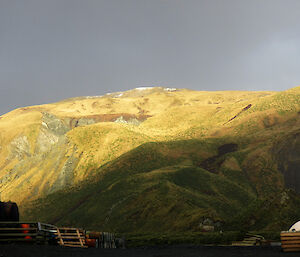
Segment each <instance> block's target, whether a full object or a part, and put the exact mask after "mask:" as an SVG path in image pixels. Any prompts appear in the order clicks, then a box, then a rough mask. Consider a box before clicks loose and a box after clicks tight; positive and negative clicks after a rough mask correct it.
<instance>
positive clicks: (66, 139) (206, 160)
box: [0, 87, 300, 233]
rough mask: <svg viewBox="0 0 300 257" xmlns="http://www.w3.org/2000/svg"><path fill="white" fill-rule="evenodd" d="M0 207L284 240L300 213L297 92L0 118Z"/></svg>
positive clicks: (81, 103) (70, 103)
mask: <svg viewBox="0 0 300 257" xmlns="http://www.w3.org/2000/svg"><path fill="white" fill-rule="evenodd" d="M0 153H1V154H0V182H1V184H0V187H1V188H0V191H1V199H2V201H3V200H12V201H16V202H17V203H18V205H19V206H20V210H21V217H22V219H26V220H40V221H44V222H49V223H55V224H64V225H74V226H75V225H76V226H82V227H85V228H90V229H99V230H109V231H115V232H123V233H124V232H126V233H129V232H132V233H133V232H135V233H156V232H181V231H203V230H205V229H207V228H210V229H211V228H212V227H213V228H214V229H215V230H218V229H222V230H236V229H241V228H243V229H245V230H250V229H252V230H258V229H264V230H276V229H287V227H288V226H289V225H290V224H291V223H293V222H294V221H296V220H299V213H300V173H299V167H300V87H296V88H293V89H290V90H287V91H284V92H247V91H219V92H202V91H192V90H187V89H172V88H161V87H157V88H137V89H133V90H130V91H126V92H117V93H112V94H107V95H105V96H98V97H81V98H73V99H67V100H65V101H62V102H58V103H53V104H47V105H41V106H32V107H26V108H20V109H17V110H14V111H12V112H10V113H8V114H6V115H3V116H1V117H0Z"/></svg>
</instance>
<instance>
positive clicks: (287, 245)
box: [280, 231, 300, 252]
mask: <svg viewBox="0 0 300 257" xmlns="http://www.w3.org/2000/svg"><path fill="white" fill-rule="evenodd" d="M280 238H281V248H282V250H283V251H284V252H299V251H300V231H297V232H288V231H282V232H281V233H280Z"/></svg>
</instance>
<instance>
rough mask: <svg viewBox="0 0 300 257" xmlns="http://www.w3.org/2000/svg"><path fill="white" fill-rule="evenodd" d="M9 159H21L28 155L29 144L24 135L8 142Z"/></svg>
mask: <svg viewBox="0 0 300 257" xmlns="http://www.w3.org/2000/svg"><path fill="white" fill-rule="evenodd" d="M9 148H10V155H9V159H14V158H17V159H18V160H22V159H23V158H24V157H26V156H27V157H28V156H30V144H29V141H28V138H27V137H26V136H19V137H17V138H15V139H14V140H13V141H11V143H10V146H9Z"/></svg>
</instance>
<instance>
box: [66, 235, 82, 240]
mask: <svg viewBox="0 0 300 257" xmlns="http://www.w3.org/2000/svg"><path fill="white" fill-rule="evenodd" d="M79 238H81V239H84V237H83V236H81V237H78V236H63V237H62V239H75V240H76V239H77V240H79Z"/></svg>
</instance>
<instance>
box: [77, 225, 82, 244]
mask: <svg viewBox="0 0 300 257" xmlns="http://www.w3.org/2000/svg"><path fill="white" fill-rule="evenodd" d="M76 232H77V236H78V238H79V242H80V244H81V246H82V247H83V241H82V239H81V237H80V236H81V235H80V233H79V230H78V229H76Z"/></svg>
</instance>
